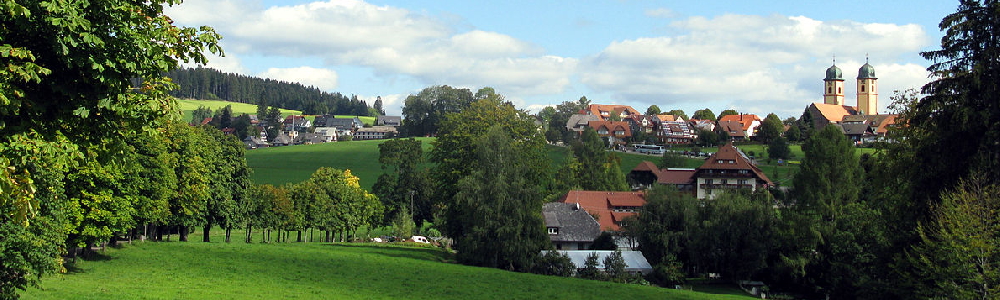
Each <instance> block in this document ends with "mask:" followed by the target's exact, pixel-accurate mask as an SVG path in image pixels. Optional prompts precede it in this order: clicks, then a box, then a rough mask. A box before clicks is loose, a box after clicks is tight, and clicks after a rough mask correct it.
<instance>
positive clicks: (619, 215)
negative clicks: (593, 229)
mask: <svg viewBox="0 0 1000 300" xmlns="http://www.w3.org/2000/svg"><path fill="white" fill-rule="evenodd" d="M559 202H562V203H576V204H579V205H580V208H583V209H584V210H586V211H587V212H588V213H590V214H591V215H593V216H594V218H595V219H597V223H599V224H600V225H601V230H602V231H619V230H621V226H622V225H623V224H624V222H625V218H627V217H630V216H634V215H636V213H637V212H638V211H639V208H640V207H642V206H643V205H646V195H645V194H644V193H643V192H611V191H580V190H574V191H569V192H567V193H566V195H564V196H563V197H562V198H560V199H559Z"/></svg>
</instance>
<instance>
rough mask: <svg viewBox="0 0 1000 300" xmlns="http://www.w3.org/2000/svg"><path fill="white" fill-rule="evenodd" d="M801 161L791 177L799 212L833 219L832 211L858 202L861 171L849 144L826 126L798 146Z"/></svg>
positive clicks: (836, 130) (838, 131) (835, 131)
mask: <svg viewBox="0 0 1000 300" xmlns="http://www.w3.org/2000/svg"><path fill="white" fill-rule="evenodd" d="M802 151H804V152H805V158H803V159H802V165H801V168H800V169H799V173H798V174H797V175H796V176H795V195H796V199H797V200H798V202H797V204H796V207H797V208H798V209H799V210H803V211H809V212H810V213H814V214H817V215H819V216H822V217H823V218H836V216H835V212H836V211H837V210H836V208H838V207H841V206H843V205H846V204H849V203H853V202H855V201H857V200H858V192H859V191H860V186H861V185H860V178H861V174H862V173H861V169H860V163H859V162H858V157H857V156H855V155H854V152H855V151H854V147H853V146H852V145H851V142H850V141H849V140H848V139H847V137H845V136H844V134H843V133H841V132H840V130H838V129H837V128H836V126H827V127H824V128H823V130H821V131H820V132H818V133H816V134H815V135H813V136H811V137H809V140H807V141H806V142H805V143H804V144H803V145H802Z"/></svg>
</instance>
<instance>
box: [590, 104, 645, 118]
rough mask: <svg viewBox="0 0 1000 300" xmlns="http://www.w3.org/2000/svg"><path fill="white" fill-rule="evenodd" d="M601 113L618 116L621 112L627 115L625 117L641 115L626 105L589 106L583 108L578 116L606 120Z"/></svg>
mask: <svg viewBox="0 0 1000 300" xmlns="http://www.w3.org/2000/svg"><path fill="white" fill-rule="evenodd" d="M601 112H605V113H607V114H608V115H611V114H617V115H620V114H621V113H622V112H625V114H627V115H641V114H642V113H640V112H639V111H638V110H636V109H635V108H632V107H631V106H628V105H603V104H591V105H590V106H587V108H584V109H582V110H580V114H589V115H595V116H601V118H602V119H606V118H607V117H605V115H603V114H601Z"/></svg>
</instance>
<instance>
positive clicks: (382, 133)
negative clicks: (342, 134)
mask: <svg viewBox="0 0 1000 300" xmlns="http://www.w3.org/2000/svg"><path fill="white" fill-rule="evenodd" d="M397 135H399V132H397V131H396V127H394V126H372V127H369V128H358V130H356V131H354V139H356V140H381V139H389V138H393V137H396V136H397Z"/></svg>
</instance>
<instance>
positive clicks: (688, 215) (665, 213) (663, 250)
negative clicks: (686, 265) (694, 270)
mask: <svg viewBox="0 0 1000 300" xmlns="http://www.w3.org/2000/svg"><path fill="white" fill-rule="evenodd" d="M696 214H697V206H696V202H695V200H694V198H693V197H691V195H689V194H686V193H681V192H679V191H677V189H676V188H671V187H667V186H664V185H656V186H654V187H653V188H652V189H651V190H649V192H648V194H647V195H646V205H644V206H643V207H642V210H641V211H640V213H639V214H638V215H637V216H636V217H635V218H633V219H631V220H629V221H627V222H628V226H625V231H626V234H627V235H628V236H630V237H632V238H634V239H636V241H637V242H638V244H639V250H640V251H642V255H643V256H645V257H646V259H647V260H649V264H650V265H654V266H655V265H659V264H661V263H664V261H663V259H664V258H666V257H668V256H670V255H672V256H674V257H677V258H680V259H681V260H682V261H683V260H686V258H687V257H688V255H687V252H686V251H687V248H686V247H687V246H688V240H689V236H688V234H687V232H689V231H690V230H692V228H693V226H694V224H695V222H696V219H695V218H696V216H697V215H696Z"/></svg>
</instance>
